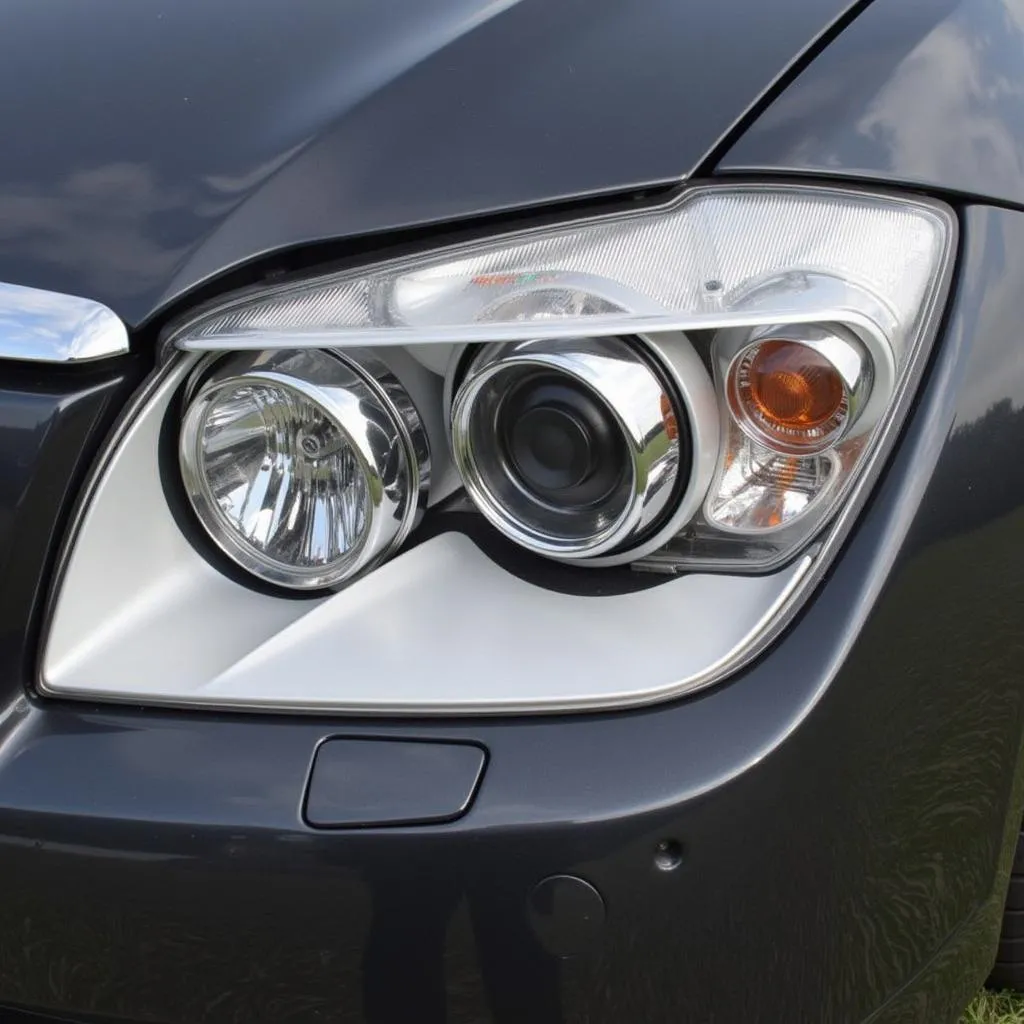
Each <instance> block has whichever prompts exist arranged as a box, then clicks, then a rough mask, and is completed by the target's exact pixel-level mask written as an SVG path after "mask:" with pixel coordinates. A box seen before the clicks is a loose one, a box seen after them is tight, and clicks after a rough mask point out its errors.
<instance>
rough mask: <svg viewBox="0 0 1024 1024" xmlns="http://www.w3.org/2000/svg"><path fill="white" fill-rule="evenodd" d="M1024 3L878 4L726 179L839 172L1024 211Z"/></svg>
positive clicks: (786, 95) (750, 134)
mask: <svg viewBox="0 0 1024 1024" xmlns="http://www.w3.org/2000/svg"><path fill="white" fill-rule="evenodd" d="M1022 52H1024V0H873V2H872V3H871V4H870V5H869V6H868V8H867V9H866V10H865V11H864V12H863V13H862V14H861V15H860V16H859V17H858V18H856V19H855V20H854V21H853V23H852V24H851V25H850V26H849V27H848V28H847V29H846V30H845V31H844V32H842V33H841V34H840V35H839V37H838V38H837V39H836V40H835V41H833V42H832V43H831V44H830V45H829V46H828V47H827V48H825V50H824V51H823V52H822V53H820V54H819V55H818V56H817V57H816V58H815V59H814V60H813V61H812V62H811V64H810V66H809V67H807V68H806V69H805V70H804V71H803V73H802V74H800V75H799V76H798V77H797V79H796V80H795V81H794V82H793V83H792V84H791V85H789V86H788V88H786V89H785V91H784V92H783V93H782V95H781V96H779V97H778V99H776V100H775V102H774V103H772V104H771V106H769V108H768V109H767V110H766V111H765V112H764V113H763V114H762V115H761V116H760V117H759V118H758V119H757V120H756V121H755V122H754V124H753V125H752V126H751V127H750V128H749V129H748V130H747V131H746V132H745V133H744V134H743V135H742V136H741V138H740V140H739V141H738V142H737V143H736V145H735V146H733V148H732V149H731V150H729V152H727V153H726V154H725V156H724V157H723V159H722V161H721V163H720V164H719V170H721V171H751V170H755V169H756V170H764V169H769V170H772V171H784V172H799V173H820V174H826V175H828V174H840V175H843V176H844V177H850V176H857V177H866V178H874V179H878V180H881V181H884V182H886V183H895V182H906V183H910V184H914V185H919V186H924V187H928V188H938V189H943V190H954V191H959V192H962V193H965V194H967V195H973V196H981V197H984V198H988V199H992V200H998V201H1000V202H1004V203H1010V204H1016V205H1022V204H1024V60H1022V59H1021V54H1022Z"/></svg>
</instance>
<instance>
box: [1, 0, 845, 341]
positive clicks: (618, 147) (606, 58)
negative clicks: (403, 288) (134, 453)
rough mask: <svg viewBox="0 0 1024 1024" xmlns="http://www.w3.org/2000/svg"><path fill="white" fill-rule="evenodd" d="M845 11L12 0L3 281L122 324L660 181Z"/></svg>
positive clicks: (592, 3) (370, 1)
mask: <svg viewBox="0 0 1024 1024" xmlns="http://www.w3.org/2000/svg"><path fill="white" fill-rule="evenodd" d="M847 6H848V0H772V2H771V3H765V2H764V0H716V2H715V3H711V4H699V5H698V4H695V3H688V2H680V0H633V2H630V3H623V2H622V0H333V2H332V0H295V2H292V3H281V2H280V0H216V2H211V0H173V2H171V3H168V2H166V0H133V2H132V3H131V4H126V3H124V2H123V0H91V2H90V3H88V4H66V5H62V7H61V10H60V14H59V16H57V15H56V13H55V11H54V9H53V7H52V5H49V4H41V3H39V0H8V3H6V4H5V5H4V10H3V13H2V14H0V96H3V98H4V99H3V101H2V103H0V281H8V282H10V283H16V284H27V285H33V286H36V287H42V288H49V289H52V290H56V291H65V292H70V293H73V294H78V295H84V296H88V297H91V298H95V299H98V300H99V301H101V302H104V303H106V304H107V305H109V306H110V307H111V308H112V309H114V310H115V311H116V312H118V313H119V314H120V315H121V316H122V317H124V319H125V320H126V321H128V322H129V323H130V324H138V323H139V322H141V321H143V320H145V319H147V318H148V317H150V316H151V315H152V314H154V313H155V312H156V311H158V310H159V309H161V308H162V307H164V306H165V305H167V304H168V303H169V302H171V301H173V300H174V299H175V298H177V297H179V296H181V295H182V294H183V293H184V292H185V291H187V290H188V289H189V288H191V287H193V286H194V285H196V284H197V283H199V282H201V281H203V280H205V279H207V278H209V277H210V276H211V275H215V274H217V273H219V272H221V271H223V270H225V269H227V268H229V267H232V266H234V265H236V264H238V263H239V262H242V261H244V260H247V259H250V258H252V257H254V256H257V255H259V254H262V253H266V252H270V251H273V250H275V249H279V248H282V247H291V246H296V245H301V244H305V243H310V242H315V241H322V240H325V239H330V238H343V237H347V238H351V237H353V236H360V235H367V234H370V233H374V232H381V231H385V230H388V229H395V228H401V227H409V226H413V225H423V224H427V223H430V222H438V221H448V220H453V219H456V218H461V217H466V216H471V215H476V214H481V213H492V212H495V211H499V210H503V209H509V208H513V207H525V206H530V205H536V204H540V203H546V202H551V201H555V200H559V199H564V198H567V197H572V196H579V195H584V194H590V193H601V192H606V191H613V190H620V189H627V188H632V187H635V186H641V185H646V184H651V183H655V182H664V181H670V180H673V179H681V178H683V177H685V176H686V175H688V174H690V173H692V171H693V169H694V168H695V167H697V166H698V165H699V163H700V161H701V158H702V157H703V156H704V155H705V154H706V153H707V152H708V151H709V149H711V148H712V147H713V146H714V145H715V143H716V142H717V141H718V140H720V139H721V138H722V136H723V135H724V134H725V133H726V132H728V131H729V129H730V127H731V126H733V125H734V124H735V122H736V121H737V119H738V118H740V117H741V116H742V115H743V114H744V112H745V111H746V110H748V109H749V108H750V106H751V105H752V104H753V103H754V102H755V101H756V100H757V99H758V97H759V96H760V95H762V93H763V92H764V91H765V90H766V89H767V88H769V86H770V85H771V83H772V82H773V81H774V80H775V79H776V78H777V77H778V75H779V74H780V73H781V72H782V71H783V70H784V69H785V68H786V67H787V66H788V65H789V64H790V63H791V62H792V61H793V60H794V59H795V58H796V57H797V56H798V55H799V54H800V53H801V52H803V51H804V50H805V49H806V48H807V47H808V46H809V45H810V44H811V43H812V42H813V41H814V39H815V38H817V37H818V36H819V35H820V33H821V32H822V31H823V30H824V29H825V28H827V27H828V26H829V25H830V24H831V23H832V22H833V21H834V20H835V19H836V18H837V17H839V16H840V15H841V14H842V13H843V12H844V9H845V8H846V7H847Z"/></svg>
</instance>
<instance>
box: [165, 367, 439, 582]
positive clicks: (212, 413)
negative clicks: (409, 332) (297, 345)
mask: <svg viewBox="0 0 1024 1024" xmlns="http://www.w3.org/2000/svg"><path fill="white" fill-rule="evenodd" d="M421 432H422V428H421V426H420V424H419V421H418V417H416V415H415V413H413V412H412V411H411V406H409V407H408V408H407V409H405V410H404V411H402V410H399V409H398V408H397V407H396V406H394V405H393V404H392V402H391V401H389V399H388V397H387V395H386V394H385V392H384V391H383V389H382V388H381V387H380V385H379V383H378V382H376V381H375V380H374V379H373V378H372V377H370V376H369V375H368V374H366V373H365V372H360V367H359V364H356V363H352V362H348V361H345V360H343V359H342V358H341V357H339V356H337V355H332V354H328V353H322V352H299V353H267V354H262V355H261V354H256V355H255V356H252V355H242V356H237V357H235V358H234V359H231V360H228V361H227V362H224V363H221V364H219V365H218V366H217V367H216V368H215V370H214V372H213V373H211V374H210V375H209V376H208V377H206V379H205V380H204V381H203V383H202V384H201V386H200V387H199V388H198V391H197V392H196V394H195V395H194V397H192V398H191V400H190V403H189V405H188V408H187V411H186V414H185V417H184V421H183V423H182V428H181V435H180V446H179V459H180V464H181V472H182V477H183V479H184V482H185V487H186V491H187V493H188V496H189V499H190V500H191V502H192V506H193V508H194V509H195V512H196V515H197V516H198V518H199V521H200V522H201V523H202V525H203V527H204V528H205V530H206V532H207V533H208V534H209V535H210V537H211V538H212V539H213V540H214V542H215V543H216V544H217V545H218V546H219V547H220V548H221V549H222V550H223V551H225V552H226V553H227V554H228V555H229V556H230V557H231V558H233V559H234V560H235V561H236V562H238V563H239V565H241V566H242V567H243V568H245V569H247V570H248V571H249V572H251V573H253V574H254V575H256V576H258V577H259V578H260V579H263V580H265V581H267V582H269V583H274V584H277V585H279V586H285V587H291V588H295V589H313V588H322V587H329V586H332V585H336V584H338V583H341V582H343V581H344V580H347V579H349V578H351V577H352V576H354V575H355V574H356V573H358V572H360V571H361V570H362V569H364V568H366V567H367V566H368V565H370V564H372V563H373V562H375V561H376V560H377V559H379V558H380V557H383V556H384V555H386V554H387V553H388V552H389V551H390V550H392V549H393V548H394V547H396V546H397V545H398V544H399V543H400V542H401V540H402V539H404V537H405V535H406V533H407V532H408V530H409V528H410V527H411V525H412V519H413V516H414V514H415V511H416V508H417V501H418V498H419V492H420V487H421V479H422V477H423V471H424V470H425V468H426V467H425V466H424V465H423V464H422V456H421V457H419V458H418V457H417V455H416V452H415V449H414V444H413V440H412V434H413V433H417V434H419V433H421Z"/></svg>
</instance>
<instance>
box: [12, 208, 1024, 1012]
mask: <svg viewBox="0 0 1024 1024" xmlns="http://www.w3.org/2000/svg"><path fill="white" fill-rule="evenodd" d="M1022 296H1024V214H1017V213H1010V212H1006V211H989V210H985V209H982V208H977V207H976V208H972V209H970V210H968V211H966V215H965V219H964V257H963V265H962V267H961V271H960V275H959V295H958V298H957V300H956V303H955V308H954V310H953V312H952V315H951V318H950V322H949V324H948V327H947V329H946V331H945V334H944V338H943V340H942V343H941V345H940V346H939V349H938V352H937V355H936V357H935V360H934V364H933V366H932V368H931V371H930V374H929V376H928V379H927V381H926V385H925V388H924V391H923V394H922V398H921V401H920V402H919V404H918V406H917V408H916V409H915V411H914V413H913V414H912V416H911V419H910V421H909V424H908V427H907V428H906V432H905V436H904V438H903V439H902V441H901V443H900V445H899V447H898V450H897V452H896V454H895V457H894V459H893V462H892V464H891V466H890V468H889V470H888V472H887V473H886V475H885V476H884V478H883V481H882V483H881V484H880V486H879V488H878V491H877V494H876V495H875V497H874V499H873V500H872V502H871V503H870V505H869V507H868V509H867V511H866V513H865V514H864V517H863V520H862V522H861V523H860V525H859V527H858V529H857V530H856V532H855V533H854V535H853V536H852V538H851V540H850V541H849V543H848V548H847V550H846V551H845V553H844V554H843V555H841V556H840V558H839V559H838V561H837V563H836V565H835V567H834V569H833V571H832V573H831V574H830V576H829V578H828V580H827V581H826V582H825V583H824V584H823V585H822V587H821V589H820V592H819V593H818V595H817V597H816V599H815V600H814V601H813V602H812V603H811V604H810V605H809V606H808V608H807V610H806V612H805V613H804V614H803V616H802V618H801V619H800V620H799V621H798V622H797V623H796V624H795V625H794V627H793V628H791V630H790V631H789V633H788V634H787V635H786V636H785V637H784V639H783V640H782V641H781V642H780V643H779V644H778V645H777V646H776V647H775V648H774V649H773V650H772V651H771V652H769V653H768V654H767V655H766V656H765V657H764V658H762V659H761V661H760V662H759V663H757V664H756V665H755V666H753V667H752V668H750V669H749V670H747V671H746V672H745V673H744V674H743V675H742V676H740V677H738V678H736V679H735V680H734V681H732V682H731V683H729V684H727V685H723V686H721V687H718V688H716V689H714V690H712V691H710V692H707V693H703V694H701V695H700V696H698V697H696V698H694V699H692V700H688V701H684V702H681V703H678V704H676V705H670V706H666V707H660V708H652V709H648V710H644V711H637V712H632V713H622V714H608V715H595V716H589V717H564V718H549V719H530V720H502V721H498V720H495V721H480V720H474V721H456V720H451V721H429V722H428V721H420V722H407V723H394V722H392V723H387V722H368V721H364V722H359V721H349V722H338V721H326V720H321V719H315V718H272V717H256V716H243V715H215V714H204V713H168V712H155V711H140V710H133V709H130V708H124V709H117V708H112V707H105V708H101V709H91V708H89V707H83V706H80V705H75V706H71V705H66V706H65V705H60V704H58V703H48V702H37V701H35V700H33V699H26V698H25V697H24V696H15V694H17V693H18V692H19V691H20V687H21V685H22V684H23V683H24V680H25V676H24V675H19V674H18V673H17V672H14V671H9V672H8V686H9V687H10V689H9V691H8V693H9V697H8V702H7V704H6V708H5V710H4V711H3V713H2V716H0V717H2V721H3V724H2V726H0V732H2V737H0V873H2V877H5V878H8V879H17V880H18V885H17V886H16V887H14V888H11V889H9V890H8V892H7V894H6V896H5V899H4V900H3V901H0V1002H2V1003H8V1004H12V1005H21V1006H29V1007H33V1008H38V1009H45V1010H49V1011H50V1012H58V1011H60V1012H64V1013H67V1014H75V1013H78V1014H95V1015H98V1016H100V1017H108V1018H113V1017H117V1018H118V1019H128V1020H136V1021H141V1020H147V1021H165V1022H175V1024H177V1022H182V1024H184V1022H186V1021H189V1022H192V1021H204V1022H213V1024H219V1022H224V1024H227V1022H234V1021H238V1020H245V1021H250V1022H268V1024H271V1022H273V1024H279V1022H282V1021H301V1022H307V1021H308V1022H314V1021H315V1022H328V1021H330V1022H334V1021H338V1022H342V1021H344V1022H374V1024H377V1022H384V1024H390V1022H393V1021H396V1020H416V1021H418V1022H426V1024H433V1022H449V1024H469V1022H475V1021H497V1022H499V1024H504V1022H509V1024H522V1022H523V1021H531V1022H534V1021H536V1022H541V1024H545V1022H578V1021H587V1022H590V1024H606V1022H607V1024H621V1022H623V1021H644V1022H647V1024H677V1022H679V1021H686V1020H715V1021H722V1022H727V1024H732V1022H745V1021H749V1020H766V1021H815V1022H824V1024H833V1022H834V1024H850V1022H857V1021H864V1020H866V1019H867V1018H868V1017H869V1016H870V1017H871V1020H872V1021H873V1022H875V1024H879V1022H884V1024H946V1022H948V1024H953V1022H954V1021H955V1020H956V1018H957V1015H958V1012H959V1008H960V1006H961V1005H962V1004H963V1003H964V1002H966V1000H967V998H968V996H969V994H970V992H971V990H972V989H973V988H974V987H976V986H977V985H978V984H979V983H980V981H981V980H982V978H983V977H984V974H985V972H986V971H987V968H988V966H989V964H990V963H991V957H992V953H993V951H994V948H995V941H996V935H997V930H998V912H999V907H1000V902H1001V899H1002V896H1003V892H1002V890H1003V888H1004V887H1005V883H1006V877H1007V872H1008V869H1009V861H1008V857H1009V856H1010V853H1011V851H1012V844H1013V842H1014V840H1015V836H1016V833H1017V831H1018V830H1019V825H1020V819H1021V811H1022V799H1024V791H1022V790H1021V786H1020V784H1019V782H1017V781H1015V780H1019V779H1020V778H1021V775H1020V771H1019V769H1020V767H1021V765H1020V757H1021V740H1020V737H1021V734H1022V731H1024V680H1022V678H1021V674H1020V671H1019V666H1020V662H1021V656H1022V653H1024V651H1022V645H1021V639H1020V629H1019V623H1020V621H1021V618H1022V616H1024V470H1022V468H1021V462H1020V460H1019V459H1018V458H1016V457H1015V453H1016V452H1018V451H1019V450H1020V445H1021V444H1022V443H1024V412H1022V411H1021V410H1022V406H1024V363H1022V362H1021V360H1020V359H1019V347H1020V337H1019V332H1020V323H1021V322H1022V313H1024V309H1022V306H1021V303H1022V301H1024V300H1022ZM15 582H18V581H17V580H15ZM20 582H21V584H22V585H23V586H24V583H25V581H24V578H22V579H21V580H20ZM594 600H599V599H598V598H595V599H594ZM524 642H528V638H524ZM665 642H666V643H671V642H672V638H671V637H666V638H665ZM4 664H5V665H11V664H14V662H11V661H10V660H5V661H4ZM482 670H486V667H485V666H482ZM140 671H145V666H144V665H140ZM339 734H343V735H345V736H349V737H359V736H373V737H396V738H397V737H405V738H415V739H442V740H455V741H470V742H474V743H478V744H480V745H481V746H483V747H484V748H486V749H487V750H488V752H489V763H488V768H487V772H486V774H485V776H484V779H483V782H482V785H481V787H480V790H479V792H478V794H477V797H476V799H475V802H474V803H473V806H472V808H471V809H470V811H469V812H468V813H467V814H466V815H465V816H464V817H462V818H461V819H459V820H458V821H456V822H452V823H448V824H440V825H433V826H424V827H419V828H389V829H372V828H371V829H365V830H359V831H343V832H335V833H325V832H322V831H319V832H318V831H315V830H312V829H310V828H308V827H307V826H306V825H304V824H303V821H302V817H301V801H302V792H303V786H304V783H305V779H306V777H307V773H308V768H309V764H310V759H311V756H312V752H313V750H314V749H315V748H316V746H317V744H318V743H319V742H320V741H321V740H322V739H324V738H325V737H328V736H332V735H339ZM666 851H670V852H672V851H674V854H673V856H672V857H670V858H669V864H668V867H666V866H665V865H666V859H665V858H666V855H667V854H666ZM566 876H568V877H569V879H570V880H569V881H564V879H565V878H566ZM552 877H555V878H557V879H559V881H558V882H557V883H556V882H549V883H548V884H546V885H540V883H542V882H544V880H545V879H551V878H552ZM576 879H578V880H580V881H581V882H583V883H585V885H580V884H577V882H576V881H575V880H576ZM538 886H539V888H538ZM588 887H591V888H592V889H594V890H596V892H597V893H599V894H600V899H599V900H598V899H596V898H595V897H594V896H593V894H592V893H590V889H589V888H588ZM559 892H561V893H563V896H562V897H561V898H559V896H558V893H559ZM584 939H585V940H586V941H583V940H584ZM566 948H574V949H579V950H580V951H579V952H577V953H576V955H574V956H570V957H567V958H559V957H557V956H554V955H552V953H551V952H549V950H551V949H556V950H557V949H566ZM738 971H739V972H740V973H741V974H742V982H743V983H742V984H736V979H737V976H738V973H737V972H738ZM186 977H187V978H188V983H187V984H182V979H183V978H186ZM872 1014H877V1016H871V1015H872Z"/></svg>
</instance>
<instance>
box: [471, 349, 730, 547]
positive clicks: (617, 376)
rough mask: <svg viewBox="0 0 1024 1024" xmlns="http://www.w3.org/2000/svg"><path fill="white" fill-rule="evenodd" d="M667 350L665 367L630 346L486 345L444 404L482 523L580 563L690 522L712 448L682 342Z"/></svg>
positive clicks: (706, 396)
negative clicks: (695, 484) (696, 483)
mask: <svg viewBox="0 0 1024 1024" xmlns="http://www.w3.org/2000/svg"><path fill="white" fill-rule="evenodd" d="M669 351H670V352H672V354H673V355H674V357H675V360H674V362H675V365H673V363H672V362H669V363H667V366H668V367H670V368H671V369H669V368H666V366H663V365H662V364H661V362H659V360H658V359H657V358H655V356H654V354H653V353H652V352H651V351H649V349H648V347H647V346H646V345H645V344H644V343H642V342H641V341H639V340H634V339H624V338H572V339H558V340H547V341H526V342H513V343H506V344H494V345H487V346H485V347H483V348H482V349H481V350H480V351H479V352H478V353H477V354H476V355H475V356H474V357H473V359H472V360H471V361H470V363H469V365H468V367H467V368H466V372H465V375H464V377H463V378H462V380H461V383H460V384H459V386H458V388H457V390H456V391H455V394H454V396H453V399H452V409H451V434H452V449H453V454H454V457H455V462H456V464H457V465H458V467H459V471H460V472H461V474H462V478H463V481H464V482H465V485H466V489H467V491H468V492H469V494H470V496H471V497H472V498H473V500H474V502H475V503H476V505H477V507H478V508H479V509H480V511H481V512H482V513H483V515H484V516H486V517H487V519H488V520H490V522H491V523H492V524H493V525H494V526H496V527H497V528H498V529H499V530H500V531H501V532H502V533H504V534H505V535H506V536H508V537H509V538H511V539H512V540H514V541H516V542H517V543H518V544H520V545H521V546H523V547H524V548H527V549H529V550H531V551H534V552H536V553H538V554H541V555H547V556H548V557H551V558H557V559H563V560H571V561H576V562H580V563H581V564H590V565H598V564H600V565H608V564H614V563H616V562H626V561H630V560H631V559H633V558H635V557H637V553H638V549H639V548H640V547H641V546H643V547H644V548H645V549H647V550H650V549H651V547H650V545H651V543H652V542H653V543H654V544H655V545H656V546H660V545H661V544H663V543H664V542H665V540H667V539H668V537H669V536H671V534H672V533H673V532H674V531H675V529H676V528H677V525H678V523H679V521H680V518H681V515H687V516H688V515H690V514H692V512H693V507H692V502H690V501H689V500H688V498H689V495H690V493H691V491H693V490H695V489H694V488H692V487H691V486H690V485H691V482H692V480H693V477H694V475H695V471H696V475H698V476H700V477H702V478H703V477H705V476H706V474H707V470H706V467H707V463H708V459H707V455H706V449H710V450H711V451H712V452H713V451H714V450H715V446H716V445H717V419H716V413H715V412H714V396H713V394H712V392H711V384H710V378H709V376H708V374H707V371H706V370H705V369H704V367H703V365H702V364H701V363H700V362H699V359H698V357H697V356H696V355H695V354H694V353H693V350H692V348H691V347H690V346H689V342H688V341H687V340H686V339H685V338H684V337H682V336H679V337H678V339H677V341H676V343H675V347H674V349H672V348H670V349H669ZM693 394H696V395H697V401H696V403H692V402H688V401H687V400H686V399H687V398H690V397H691V396H692V395H693ZM694 405H696V407H697V411H696V414H695V411H694ZM698 420H699V421H700V428H701V429H700V430H695V429H694V425H695V423H696V422H697V421H698ZM698 435H699V436H698ZM708 442H710V444H709V443H708ZM695 448H698V449H700V451H699V453H698V452H697V451H695ZM705 482H706V481H705Z"/></svg>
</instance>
